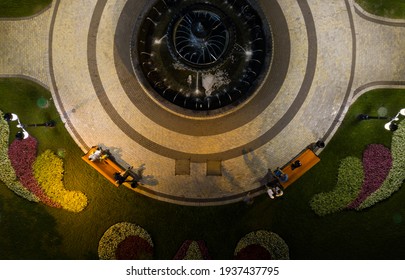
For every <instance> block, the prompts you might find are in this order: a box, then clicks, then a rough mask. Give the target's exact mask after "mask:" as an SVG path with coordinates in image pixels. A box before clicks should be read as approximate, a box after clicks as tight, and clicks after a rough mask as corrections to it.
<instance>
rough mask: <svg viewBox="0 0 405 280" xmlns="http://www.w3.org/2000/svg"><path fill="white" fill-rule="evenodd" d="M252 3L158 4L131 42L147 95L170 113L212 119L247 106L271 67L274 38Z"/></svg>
mask: <svg viewBox="0 0 405 280" xmlns="http://www.w3.org/2000/svg"><path fill="white" fill-rule="evenodd" d="M256 7H257V4H254V2H253V1H248V0H232V1H223V0H207V1H201V0H158V1H155V2H154V3H152V4H151V6H150V8H149V10H148V11H147V12H146V14H145V16H144V18H143V19H142V20H141V22H140V24H139V25H137V26H136V28H135V29H134V32H133V35H132V41H131V58H132V65H133V68H134V70H135V73H136V74H137V76H138V79H139V80H140V81H141V82H142V83H143V85H144V88H145V89H146V90H147V91H148V93H149V94H150V95H151V96H152V97H153V98H154V99H155V100H157V101H158V102H160V103H161V104H166V105H167V106H168V107H170V109H172V110H176V109H179V110H180V111H181V112H182V113H184V112H186V113H187V112H193V114H195V112H196V111H198V112H200V113H202V114H207V115H212V114H215V113H217V112H224V111H226V110H228V109H230V108H234V107H235V106H237V105H238V104H241V103H243V101H245V100H247V99H248V98H249V97H250V96H251V95H252V94H253V93H254V92H255V90H256V89H257V86H258V85H259V84H260V83H261V81H262V80H263V78H264V76H265V73H266V72H267V70H268V68H269V65H270V62H271V57H272V54H271V51H272V38H271V32H270V29H269V26H268V25H267V24H266V23H265V22H264V21H263V20H262V17H261V16H260V13H259V12H258V9H257V8H256Z"/></svg>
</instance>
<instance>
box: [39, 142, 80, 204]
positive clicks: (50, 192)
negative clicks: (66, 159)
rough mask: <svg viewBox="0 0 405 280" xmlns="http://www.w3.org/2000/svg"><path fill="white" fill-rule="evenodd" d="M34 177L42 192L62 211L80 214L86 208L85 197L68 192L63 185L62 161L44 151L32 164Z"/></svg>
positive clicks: (49, 152)
mask: <svg viewBox="0 0 405 280" xmlns="http://www.w3.org/2000/svg"><path fill="white" fill-rule="evenodd" d="M33 170H34V177H35V179H36V180H37V182H38V183H39V185H40V186H41V188H42V190H43V191H44V192H45V194H46V195H47V196H49V197H50V198H51V199H52V200H53V201H55V202H56V203H58V204H59V205H60V206H61V207H62V208H63V209H66V210H68V211H72V212H80V211H82V210H83V209H84V208H85V207H86V206H87V197H86V195H85V194H83V193H82V192H79V191H68V190H66V189H65V188H64V185H63V172H64V169H63V161H62V160H61V159H60V158H59V157H57V156H56V155H55V154H54V153H53V152H52V151H51V150H46V151H45V152H44V153H42V154H41V155H40V156H38V157H37V158H36V160H35V161H34V163H33Z"/></svg>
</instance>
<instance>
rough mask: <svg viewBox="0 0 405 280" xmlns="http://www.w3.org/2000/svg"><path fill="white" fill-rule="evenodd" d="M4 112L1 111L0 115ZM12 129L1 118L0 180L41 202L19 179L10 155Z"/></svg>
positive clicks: (25, 196)
mask: <svg viewBox="0 0 405 280" xmlns="http://www.w3.org/2000/svg"><path fill="white" fill-rule="evenodd" d="M2 115H3V113H2V112H1V111H0V116H2ZM9 135H10V129H9V126H8V123H7V122H6V121H5V120H4V119H3V117H1V118H0V180H1V181H3V182H4V184H6V186H7V187H8V188H9V189H10V190H12V191H13V192H14V193H16V194H17V195H19V196H21V197H23V198H25V199H27V200H29V201H34V202H39V198H38V197H37V196H36V195H35V194H33V193H31V192H30V191H29V190H27V189H26V188H25V187H24V186H23V185H22V184H21V183H20V182H19V181H18V180H17V177H16V174H15V171H14V168H13V166H12V165H11V162H10V159H9V157H8V138H9Z"/></svg>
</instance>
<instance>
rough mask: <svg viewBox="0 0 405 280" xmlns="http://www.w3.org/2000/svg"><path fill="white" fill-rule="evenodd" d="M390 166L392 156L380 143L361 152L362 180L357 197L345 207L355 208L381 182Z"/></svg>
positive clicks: (376, 188)
mask: <svg viewBox="0 0 405 280" xmlns="http://www.w3.org/2000/svg"><path fill="white" fill-rule="evenodd" d="M391 167H392V156H391V152H390V150H389V149H388V148H386V147H385V146H383V145H381V144H371V145H369V146H368V147H367V148H366V150H365V151H364V153H363V168H364V181H363V185H362V189H361V191H360V193H359V195H358V196H357V198H356V199H355V200H354V201H353V202H352V203H350V204H349V206H348V207H347V208H349V209H356V208H357V207H359V206H360V204H361V203H362V202H363V201H364V200H365V199H366V198H367V197H368V196H369V195H371V194H372V193H373V192H375V191H376V190H378V188H379V187H380V186H381V185H382V184H383V182H384V180H385V179H386V178H387V176H388V173H389V171H390V170H391Z"/></svg>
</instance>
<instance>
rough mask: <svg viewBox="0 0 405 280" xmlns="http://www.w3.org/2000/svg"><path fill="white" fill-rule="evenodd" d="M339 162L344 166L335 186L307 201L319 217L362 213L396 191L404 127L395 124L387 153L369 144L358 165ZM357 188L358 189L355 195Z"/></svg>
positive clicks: (403, 158)
mask: <svg viewBox="0 0 405 280" xmlns="http://www.w3.org/2000/svg"><path fill="white" fill-rule="evenodd" d="M401 124H402V123H401ZM346 161H347V162H346ZM356 161H357V163H356ZM345 162H346V163H345ZM350 162H351V163H350ZM343 163H345V165H346V166H340V167H339V175H338V187H337V188H336V189H335V190H333V191H332V192H329V193H320V194H317V195H315V196H314V197H313V198H312V200H311V202H310V205H311V208H312V209H313V210H314V211H315V213H317V214H318V215H320V216H323V215H326V214H330V213H334V212H337V211H341V210H343V209H356V210H362V209H365V208H368V207H371V206H373V205H374V204H376V203H378V202H380V201H382V200H384V199H387V198H389V197H390V196H391V195H392V194H393V193H394V192H396V191H397V190H399V188H400V187H401V186H402V184H403V182H404V179H405V126H404V125H403V124H402V125H399V127H398V130H396V131H395V132H394V133H393V137H392V144H391V151H390V150H389V149H388V148H386V147H384V146H383V145H379V144H372V145H369V146H368V147H367V148H366V150H365V151H364V153H363V162H362V164H359V160H358V159H355V158H351V157H348V158H346V159H344V160H343V161H342V164H343ZM360 169H361V172H364V176H362V175H361V172H360ZM363 170H364V171H363ZM360 178H362V179H361V182H359V181H358V180H359V179H360ZM344 182H346V183H344ZM359 185H360V186H361V188H360V189H359V190H358V193H357V195H355V193H356V191H357V187H358V186H359ZM350 197H352V198H353V199H352V200H351V201H349V198H350ZM345 204H346V206H345Z"/></svg>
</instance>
